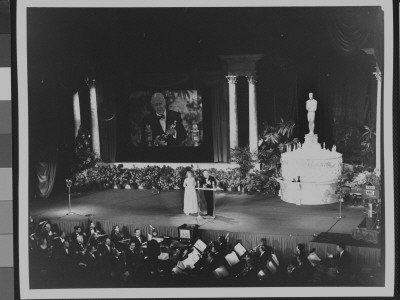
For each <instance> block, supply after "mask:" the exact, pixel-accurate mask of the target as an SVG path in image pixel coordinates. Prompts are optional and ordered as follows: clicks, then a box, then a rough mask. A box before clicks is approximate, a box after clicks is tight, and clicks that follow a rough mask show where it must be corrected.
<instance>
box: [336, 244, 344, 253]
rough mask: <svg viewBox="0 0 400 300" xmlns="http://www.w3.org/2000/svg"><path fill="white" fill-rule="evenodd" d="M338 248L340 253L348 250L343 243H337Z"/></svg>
mask: <svg viewBox="0 0 400 300" xmlns="http://www.w3.org/2000/svg"><path fill="white" fill-rule="evenodd" d="M336 250H337V252H339V253H342V251H344V250H346V246H345V245H344V244H343V243H339V244H337V245H336Z"/></svg>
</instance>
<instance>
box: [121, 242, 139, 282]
mask: <svg viewBox="0 0 400 300" xmlns="http://www.w3.org/2000/svg"><path fill="white" fill-rule="evenodd" d="M136 247H137V246H136V243H135V242H134V241H131V242H130V243H129V249H128V251H127V252H126V254H125V255H126V256H125V258H126V271H128V273H129V275H128V276H134V275H135V274H136V273H137V271H138V269H139V267H140V263H141V259H142V257H141V254H140V249H137V248H136Z"/></svg>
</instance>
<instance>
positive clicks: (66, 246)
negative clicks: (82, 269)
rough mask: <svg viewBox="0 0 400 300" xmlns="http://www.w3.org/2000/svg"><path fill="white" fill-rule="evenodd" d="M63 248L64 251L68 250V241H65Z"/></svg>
mask: <svg viewBox="0 0 400 300" xmlns="http://www.w3.org/2000/svg"><path fill="white" fill-rule="evenodd" d="M63 246H64V249H68V248H69V241H67V240H65V241H64V244H63Z"/></svg>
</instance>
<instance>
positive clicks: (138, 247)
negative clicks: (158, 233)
mask: <svg viewBox="0 0 400 300" xmlns="http://www.w3.org/2000/svg"><path fill="white" fill-rule="evenodd" d="M131 241H132V242H134V243H135V244H136V248H137V249H140V246H142V244H143V243H144V242H147V239H146V238H145V237H144V235H140V241H139V239H138V238H137V237H136V236H133V237H132V238H131Z"/></svg>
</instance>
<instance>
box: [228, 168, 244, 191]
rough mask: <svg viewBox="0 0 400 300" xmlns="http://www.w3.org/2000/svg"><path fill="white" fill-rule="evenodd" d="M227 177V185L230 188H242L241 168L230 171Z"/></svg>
mask: <svg viewBox="0 0 400 300" xmlns="http://www.w3.org/2000/svg"><path fill="white" fill-rule="evenodd" d="M226 175H227V176H226V185H227V187H228V188H237V187H239V186H240V181H241V180H240V179H241V173H240V169H239V168H234V169H228V170H227V171H226Z"/></svg>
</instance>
